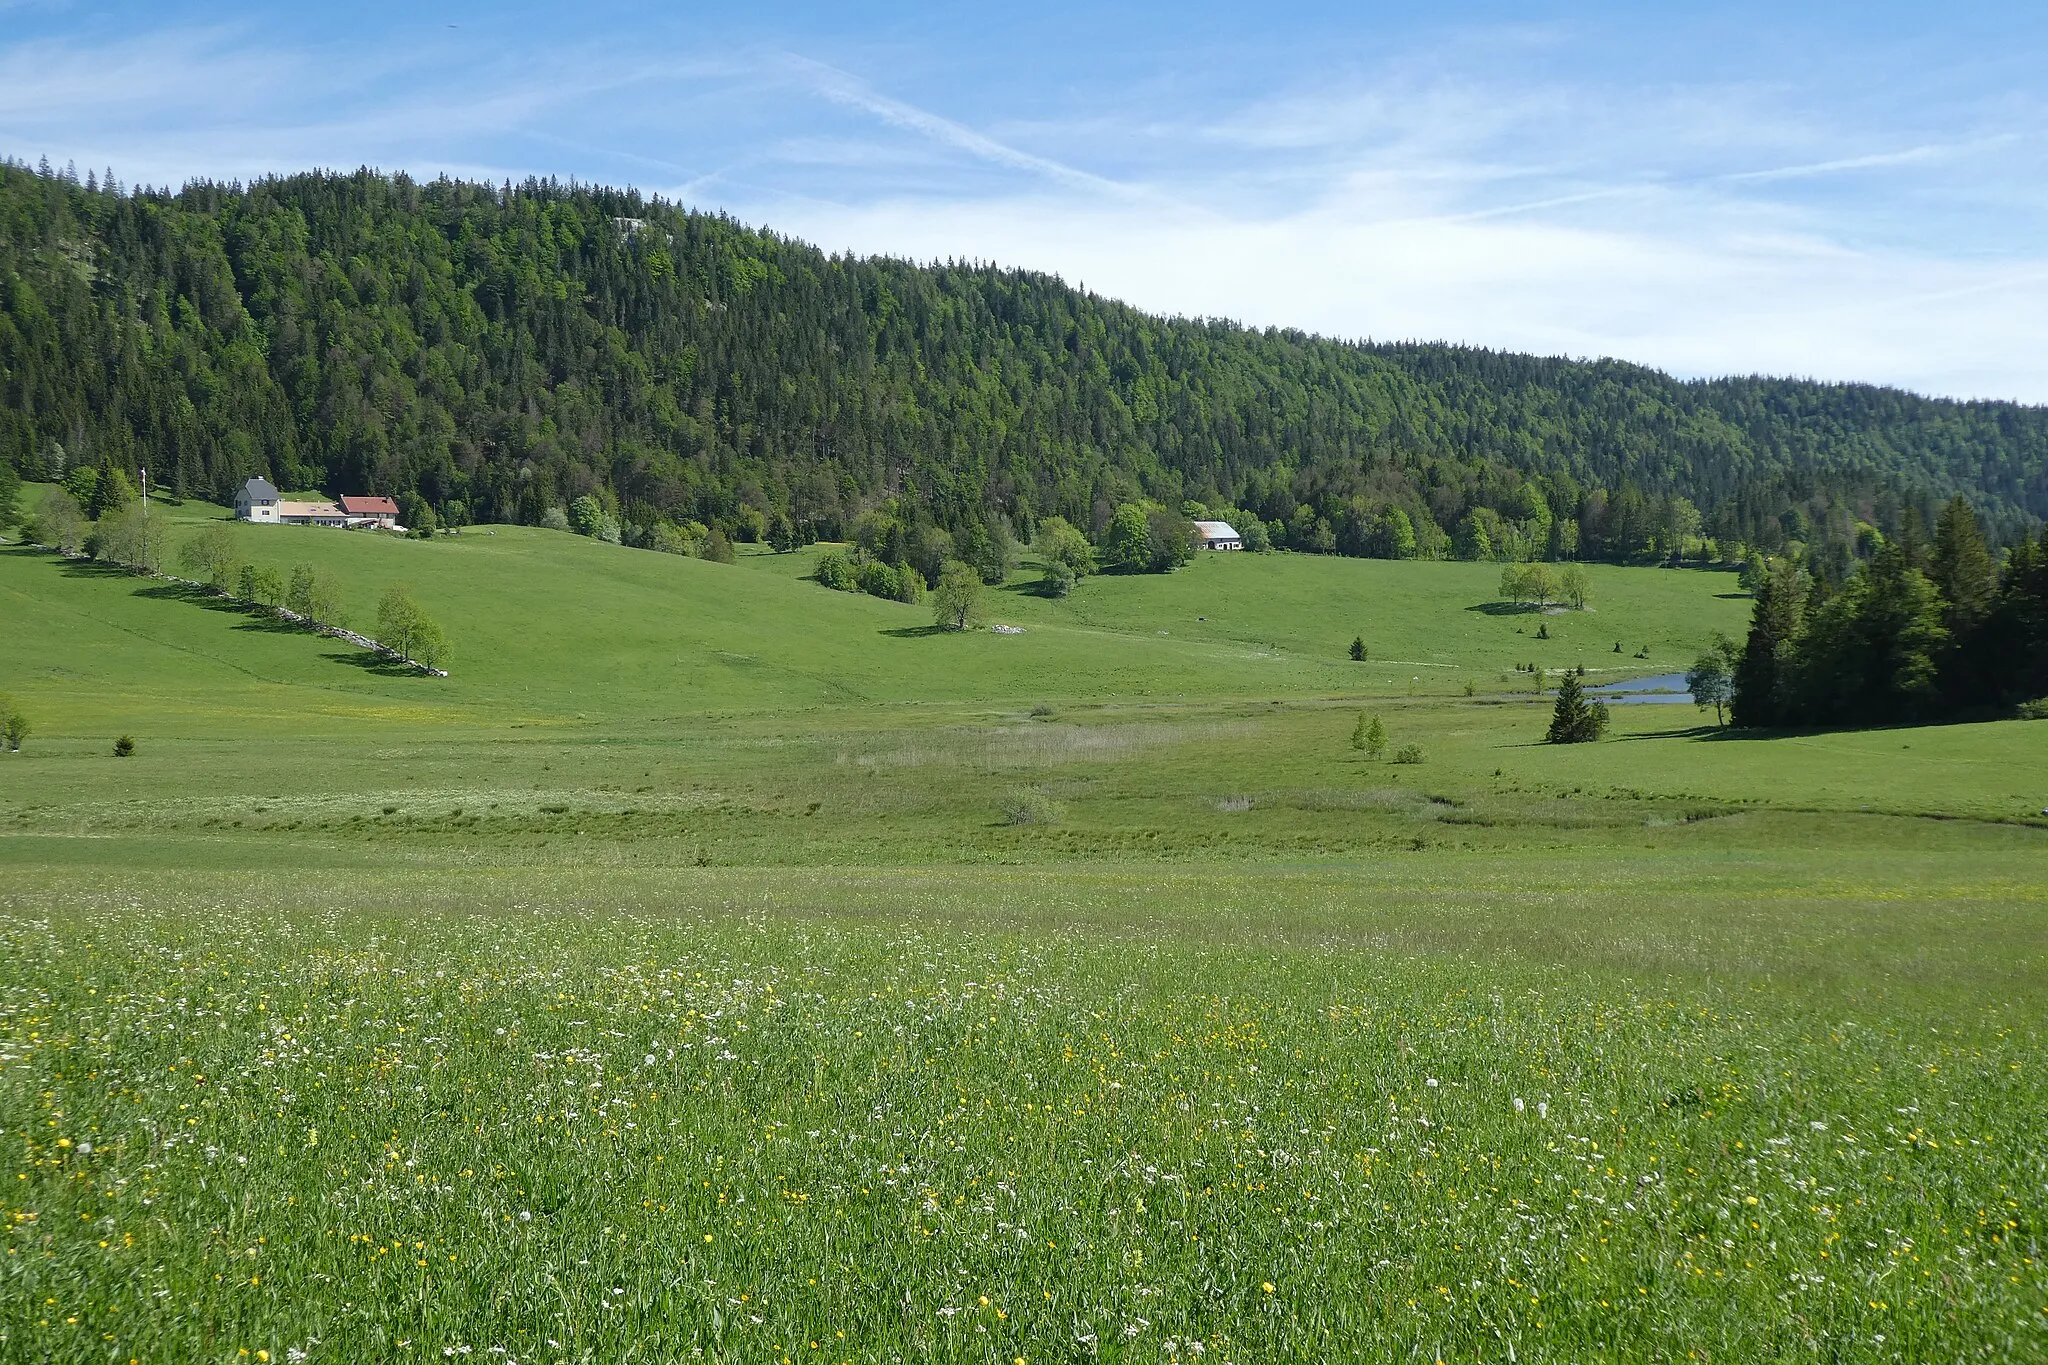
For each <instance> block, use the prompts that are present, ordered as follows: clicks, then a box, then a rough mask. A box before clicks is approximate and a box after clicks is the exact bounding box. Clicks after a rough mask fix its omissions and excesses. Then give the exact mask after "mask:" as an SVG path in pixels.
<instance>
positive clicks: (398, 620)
mask: <svg viewBox="0 0 2048 1365" xmlns="http://www.w3.org/2000/svg"><path fill="white" fill-rule="evenodd" d="M377 637H378V639H380V640H381V641H382V642H383V643H384V644H385V645H386V646H387V647H388V648H390V649H394V650H396V651H398V653H399V654H400V655H401V656H402V657H404V658H407V659H410V660H412V661H413V662H414V663H419V664H425V665H426V666H427V667H428V668H438V667H440V664H441V660H442V659H443V658H444V657H445V656H446V655H447V652H448V644H447V637H446V636H444V635H443V634H442V633H441V627H440V626H439V625H438V624H436V623H435V621H434V620H433V618H432V617H430V616H428V615H427V613H426V611H425V610H424V609H423V608H422V607H421V606H420V604H419V603H418V602H416V601H414V600H413V597H412V594H411V593H409V592H407V591H406V590H405V587H404V585H402V584H393V585H392V586H391V587H390V588H387V589H386V590H385V592H384V596H383V597H382V599H380V600H379V601H378V603H377Z"/></svg>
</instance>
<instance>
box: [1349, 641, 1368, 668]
mask: <svg viewBox="0 0 2048 1365" xmlns="http://www.w3.org/2000/svg"><path fill="white" fill-rule="evenodd" d="M1351 662H1353V663H1355V664H1362V663H1364V662H1365V637H1364V636H1363V635H1354V636H1352V637H1351Z"/></svg>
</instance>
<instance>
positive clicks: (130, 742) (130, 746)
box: [114, 735, 135, 758]
mask: <svg viewBox="0 0 2048 1365" xmlns="http://www.w3.org/2000/svg"><path fill="white" fill-rule="evenodd" d="M134 752H135V740H134V739H133V738H132V737H130V736H128V735H123V736H121V737H120V738H119V739H117V740H115V741H114V757H115V758H126V757H128V756H129V755H130V754H132V753H134Z"/></svg>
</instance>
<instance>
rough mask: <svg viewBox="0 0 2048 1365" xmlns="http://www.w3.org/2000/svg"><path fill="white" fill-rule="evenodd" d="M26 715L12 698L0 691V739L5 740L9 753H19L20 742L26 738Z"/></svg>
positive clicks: (27, 727)
mask: <svg viewBox="0 0 2048 1365" xmlns="http://www.w3.org/2000/svg"><path fill="white" fill-rule="evenodd" d="M28 731H29V724H28V716H27V715H25V714H24V713H23V712H22V709H21V708H20V707H19V706H17V705H15V702H14V698H12V697H10V696H8V695H7V694H6V693H4V692H0V740H5V741H6V743H7V749H8V752H9V753H16V754H18V753H20V752H21V742H22V741H23V740H24V739H27V738H28Z"/></svg>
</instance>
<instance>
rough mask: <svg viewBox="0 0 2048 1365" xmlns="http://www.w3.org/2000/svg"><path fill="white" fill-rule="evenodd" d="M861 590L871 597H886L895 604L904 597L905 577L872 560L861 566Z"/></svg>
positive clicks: (891, 568) (886, 565)
mask: <svg viewBox="0 0 2048 1365" xmlns="http://www.w3.org/2000/svg"><path fill="white" fill-rule="evenodd" d="M911 572H913V573H915V572H916V570H914V569H913V570H912V571H911ZM860 590H861V591H862V592H864V593H866V594H867V595H868V596H870V597H884V598H887V599H888V600H890V601H892V602H893V601H895V600H896V599H897V598H899V597H901V596H902V595H903V577H902V575H901V574H899V573H897V572H896V570H895V569H894V568H893V567H892V566H890V565H888V564H884V563H882V562H881V561H880V560H876V559H871V560H869V561H868V562H867V563H865V564H863V565H861V566H860Z"/></svg>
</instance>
